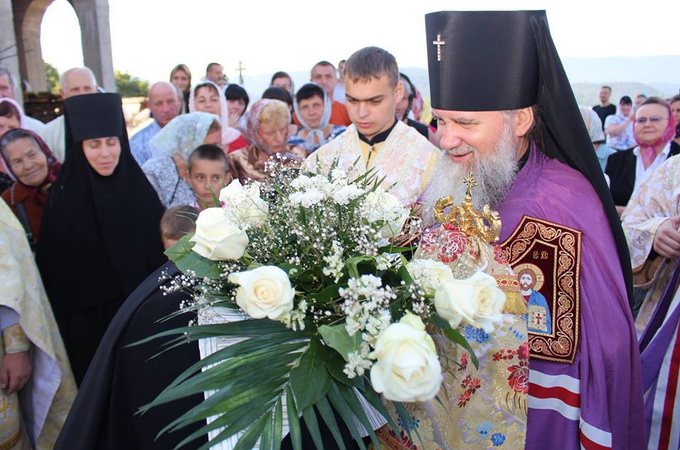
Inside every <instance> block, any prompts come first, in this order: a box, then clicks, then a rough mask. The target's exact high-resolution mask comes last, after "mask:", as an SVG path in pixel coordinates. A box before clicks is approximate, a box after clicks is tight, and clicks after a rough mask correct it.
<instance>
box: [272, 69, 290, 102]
mask: <svg viewBox="0 0 680 450" xmlns="http://www.w3.org/2000/svg"><path fill="white" fill-rule="evenodd" d="M269 86H273V87H281V88H284V89H285V90H286V91H288V93H289V94H290V95H291V97H292V96H294V95H295V85H294V84H293V79H292V78H291V77H290V75H288V74H287V73H286V72H281V71H279V72H276V73H275V74H274V75H272V82H271V83H269Z"/></svg>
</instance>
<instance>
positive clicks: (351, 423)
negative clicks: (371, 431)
mask: <svg viewBox="0 0 680 450" xmlns="http://www.w3.org/2000/svg"><path fill="white" fill-rule="evenodd" d="M349 392H351V393H352V394H353V395H356V392H355V391H354V390H349ZM328 398H329V400H330V401H331V404H332V405H333V407H334V408H335V410H336V411H337V413H338V414H339V415H340V417H342V420H343V421H344V422H345V425H347V428H349V432H350V433H351V434H352V438H354V441H355V442H356V443H357V445H358V446H359V448H360V449H361V450H366V445H364V441H363V439H362V436H361V433H360V432H359V429H358V428H357V426H356V422H355V420H354V419H355V417H356V416H354V415H353V414H352V411H351V410H350V408H349V406H348V405H347V402H346V401H345V398H344V397H343V396H342V395H341V394H340V388H339V387H338V385H337V384H336V383H333V385H332V386H331V389H330V390H329V391H328ZM356 401H357V402H358V401H359V399H358V398H357V399H356ZM356 419H357V420H358V421H359V422H360V423H361V425H362V426H363V427H364V428H367V425H368V428H372V427H371V426H370V423H363V422H361V418H360V417H356ZM376 448H379V446H378V447H376Z"/></svg>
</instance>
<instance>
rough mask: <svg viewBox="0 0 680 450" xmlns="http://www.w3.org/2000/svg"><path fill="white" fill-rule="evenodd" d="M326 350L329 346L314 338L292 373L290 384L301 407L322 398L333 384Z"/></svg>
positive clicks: (305, 406) (303, 407)
mask: <svg viewBox="0 0 680 450" xmlns="http://www.w3.org/2000/svg"><path fill="white" fill-rule="evenodd" d="M326 352H328V347H326V346H324V345H323V344H321V342H320V341H319V340H318V339H317V338H312V340H311V341H309V347H308V348H307V350H305V352H304V354H303V355H302V357H301V358H300V362H299V363H298V366H297V367H295V368H294V369H293V370H292V371H291V373H290V386H291V388H292V389H293V393H294V394H295V401H296V403H297V407H298V408H299V409H302V410H304V409H305V408H307V407H309V406H311V405H313V404H315V403H316V402H318V401H319V400H321V398H323V396H324V395H326V392H327V391H328V389H329V388H330V386H331V377H330V374H329V373H328V369H327V368H326V364H325V360H326Z"/></svg>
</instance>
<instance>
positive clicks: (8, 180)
mask: <svg viewBox="0 0 680 450" xmlns="http://www.w3.org/2000/svg"><path fill="white" fill-rule="evenodd" d="M15 128H26V122H25V121H24V111H23V110H22V109H21V106H20V105H19V104H18V103H17V102H16V101H14V99H11V98H0V137H2V135H3V134H5V133H6V132H7V131H9V130H13V129H15ZM15 179H16V178H15V177H14V176H13V175H12V174H11V171H10V170H9V168H8V167H7V165H6V164H5V160H4V159H2V158H0V193H2V192H4V190H5V189H7V188H8V187H10V186H11V185H12V183H14V180H15Z"/></svg>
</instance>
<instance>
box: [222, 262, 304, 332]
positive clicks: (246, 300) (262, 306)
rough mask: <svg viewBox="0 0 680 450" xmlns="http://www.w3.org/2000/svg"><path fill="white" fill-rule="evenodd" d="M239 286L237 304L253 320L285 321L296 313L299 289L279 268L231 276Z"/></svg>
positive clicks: (230, 278)
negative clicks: (266, 318)
mask: <svg viewBox="0 0 680 450" xmlns="http://www.w3.org/2000/svg"><path fill="white" fill-rule="evenodd" d="M228 279H229V282H231V283H234V284H238V285H239V288H238V289H237V291H236V303H237V304H238V306H240V307H241V309H243V310H244V311H245V312H246V313H247V314H248V315H249V316H250V317H254V318H255V319H262V318H264V317H268V318H269V319H271V320H284V319H286V318H287V317H288V316H289V314H290V312H291V311H292V310H293V298H294V297H295V289H293V287H292V286H291V284H290V279H289V278H288V275H287V274H286V272H284V271H283V270H281V269H280V268H278V267H276V266H262V267H258V268H256V269H253V270H249V271H247V272H236V273H232V274H230V275H229V278H228Z"/></svg>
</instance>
